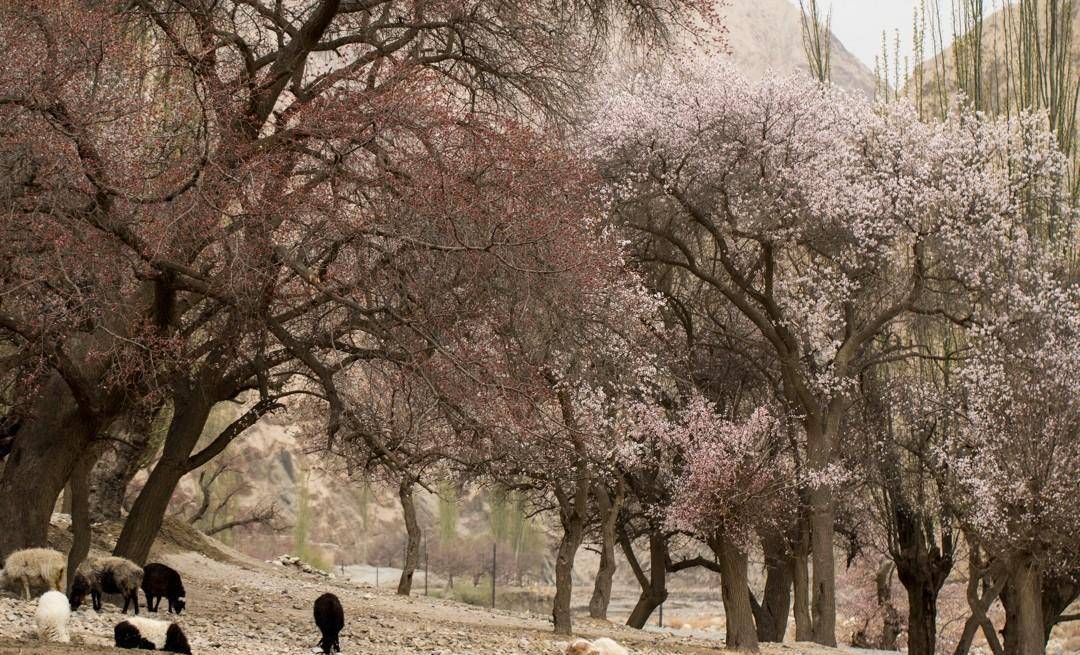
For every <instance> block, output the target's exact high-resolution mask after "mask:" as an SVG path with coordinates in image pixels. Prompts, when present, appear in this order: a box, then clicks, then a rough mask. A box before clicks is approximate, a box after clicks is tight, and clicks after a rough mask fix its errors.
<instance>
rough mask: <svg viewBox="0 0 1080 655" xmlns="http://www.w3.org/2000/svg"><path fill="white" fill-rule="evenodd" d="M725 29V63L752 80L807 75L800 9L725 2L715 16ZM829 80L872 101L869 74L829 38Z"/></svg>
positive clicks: (769, 2)
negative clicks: (830, 62)
mask: <svg viewBox="0 0 1080 655" xmlns="http://www.w3.org/2000/svg"><path fill="white" fill-rule="evenodd" d="M720 15H721V16H722V18H723V22H724V26H725V27H726V29H727V35H726V39H727V42H728V50H730V54H729V55H726V56H725V57H729V58H730V61H732V62H733V64H734V66H735V67H736V68H737V69H738V70H739V71H740V72H741V73H742V74H743V75H745V76H747V77H748V78H751V79H760V78H761V77H763V76H764V75H765V74H766V73H768V72H769V71H772V72H773V73H777V74H781V75H790V74H792V73H795V72H804V73H806V74H809V73H810V68H809V66H808V65H807V63H806V56H805V54H804V52H803V43H802V20H801V16H800V14H799V8H798V7H797V6H795V5H794V4H792V3H791V2H790V1H789V0H729V1H728V3H727V5H726V6H725V7H723V8H722V9H721V10H720ZM832 80H833V83H835V84H836V85H838V86H840V87H842V88H845V89H848V90H851V91H857V92H859V93H862V94H865V95H866V96H873V95H874V87H875V80H874V74H873V72H871V71H870V69H869V68H867V67H866V66H864V65H863V63H862V62H861V61H859V60H858V58H856V57H855V55H853V54H851V53H850V52H848V51H847V50H846V49H845V48H844V46H843V44H842V43H840V41H839V40H838V39H837V38H836V37H835V36H834V37H833V39H832Z"/></svg>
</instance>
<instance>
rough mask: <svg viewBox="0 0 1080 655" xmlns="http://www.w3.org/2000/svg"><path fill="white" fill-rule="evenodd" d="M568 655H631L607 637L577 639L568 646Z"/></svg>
mask: <svg viewBox="0 0 1080 655" xmlns="http://www.w3.org/2000/svg"><path fill="white" fill-rule="evenodd" d="M566 655H630V654H629V652H628V651H627V650H626V649H625V648H623V647H622V646H620V645H619V644H617V643H615V641H614V640H612V639H608V638H607V637H600V638H599V639H594V640H593V641H589V640H587V639H575V640H574V641H573V642H571V644H570V645H569V646H567V647H566Z"/></svg>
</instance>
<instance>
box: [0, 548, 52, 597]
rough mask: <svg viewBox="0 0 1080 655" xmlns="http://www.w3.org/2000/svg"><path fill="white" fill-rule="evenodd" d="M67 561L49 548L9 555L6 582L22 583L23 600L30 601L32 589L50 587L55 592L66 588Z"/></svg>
mask: <svg viewBox="0 0 1080 655" xmlns="http://www.w3.org/2000/svg"><path fill="white" fill-rule="evenodd" d="M66 568H67V560H66V559H64V556H63V554H61V553H58V552H57V551H55V550H50V549H48V548H27V549H25V550H17V551H15V552H14V553H12V554H10V555H8V557H7V560H5V561H4V582H5V583H7V584H15V581H16V580H18V581H19V582H21V583H22V595H23V600H30V587H31V585H33V586H35V587H48V588H49V589H52V590H54V591H60V590H61V589H63V588H64V570H65V569H66Z"/></svg>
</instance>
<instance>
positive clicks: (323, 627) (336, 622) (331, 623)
mask: <svg viewBox="0 0 1080 655" xmlns="http://www.w3.org/2000/svg"><path fill="white" fill-rule="evenodd" d="M315 625H317V626H319V631H320V632H322V639H320V640H319V648H321V649H322V652H323V653H329V652H330V649H331V648H332V649H334V651H336V652H338V653H340V652H341V645H340V644H338V633H340V632H341V629H342V628H343V627H345V612H344V610H342V609H341V601H340V600H338V597H337V596H335V595H334V594H329V593H327V594H323V595H322V596H319V597H318V598H316V599H315Z"/></svg>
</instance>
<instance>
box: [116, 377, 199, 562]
mask: <svg viewBox="0 0 1080 655" xmlns="http://www.w3.org/2000/svg"><path fill="white" fill-rule="evenodd" d="M211 407H213V402H212V401H211V400H210V399H209V398H207V396H206V395H205V393H203V392H202V390H195V391H194V392H193V393H192V394H190V395H189V396H187V397H186V398H183V399H182V400H180V399H178V400H176V404H175V405H174V411H173V417H172V421H171V422H170V424H169V431H168V434H167V435H166V437H165V446H164V448H163V450H162V453H161V459H160V460H158V463H157V465H156V466H154V470H153V471H151V472H150V477H148V478H147V480H146V485H145V486H143V488H142V491H140V492H139V495H138V497H137V498H136V499H135V503H134V504H133V505H132V506H131V513H130V514H128V518H127V521H126V522H125V523H124V528H123V530H121V532H120V537H119V538H118V539H117V540H116V548H115V549H113V554H115V555H117V556H119V557H126V558H128V559H130V560H131V561H133V562H135V563H137V564H139V565H142V564H145V563H146V558H147V557H148V556H149V555H150V547H151V546H152V545H153V543H154V539H155V538H156V537H157V533H158V530H160V529H161V522H162V521H163V520H164V518H165V512H166V510H168V507H169V501H170V500H171V499H172V495H173V491H174V490H175V489H176V485H177V484H178V483H179V482H180V479H181V478H182V477H184V475H185V474H187V473H188V471H189V468H188V464H189V462H188V458H189V457H190V456H191V452H192V451H193V450H194V449H195V446H196V445H197V444H198V442H199V437H200V436H201V435H202V431H203V427H204V426H205V425H206V420H207V418H208V417H209V416H210V409H211Z"/></svg>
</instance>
